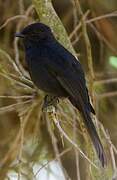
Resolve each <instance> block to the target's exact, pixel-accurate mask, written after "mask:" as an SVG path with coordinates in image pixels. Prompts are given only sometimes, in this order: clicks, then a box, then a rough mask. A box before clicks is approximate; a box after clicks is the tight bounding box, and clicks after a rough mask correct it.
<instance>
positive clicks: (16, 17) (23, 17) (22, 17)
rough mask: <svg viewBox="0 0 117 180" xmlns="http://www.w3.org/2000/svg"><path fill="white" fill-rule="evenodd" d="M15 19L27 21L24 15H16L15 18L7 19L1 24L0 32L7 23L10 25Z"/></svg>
mask: <svg viewBox="0 0 117 180" xmlns="http://www.w3.org/2000/svg"><path fill="white" fill-rule="evenodd" d="M17 19H27V16H26V15H16V16H13V17H10V18H8V19H7V20H6V21H5V22H4V24H2V25H1V26H0V30H1V29H3V28H4V27H5V26H6V25H7V24H8V23H10V22H11V21H14V20H17Z"/></svg>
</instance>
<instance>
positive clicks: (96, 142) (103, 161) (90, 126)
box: [70, 99, 106, 167]
mask: <svg viewBox="0 0 117 180" xmlns="http://www.w3.org/2000/svg"><path fill="white" fill-rule="evenodd" d="M70 101H71V99H70ZM71 103H72V104H73V105H74V106H75V107H76V108H77V109H80V110H81V108H79V107H78V105H77V103H76V102H74V101H73V100H72V101H71ZM82 116H83V120H84V124H85V125H86V128H87V131H88V133H89V135H90V138H91V140H92V142H93V145H94V147H95V149H96V152H97V155H98V157H99V159H100V161H101V164H102V166H103V167H104V166H105V165H106V156H105V153H104V149H103V146H102V144H101V141H100V139H99V136H98V134H97V132H96V129H95V126H94V124H93V122H92V119H91V116H90V112H89V111H88V110H84V108H83V109H82Z"/></svg>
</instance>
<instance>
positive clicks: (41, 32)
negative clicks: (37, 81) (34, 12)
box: [15, 23, 52, 42]
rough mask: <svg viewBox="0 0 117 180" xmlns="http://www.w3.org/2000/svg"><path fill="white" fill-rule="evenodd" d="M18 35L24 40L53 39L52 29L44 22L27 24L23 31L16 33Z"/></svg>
mask: <svg viewBox="0 0 117 180" xmlns="http://www.w3.org/2000/svg"><path fill="white" fill-rule="evenodd" d="M15 36H16V37H20V38H23V39H24V41H26V40H28V41H32V42H39V41H43V40H48V39H51V37H52V32H51V29H50V28H49V27H48V26H47V25H45V24H42V23H33V24H30V25H28V26H26V27H25V28H24V29H23V30H22V31H21V32H18V33H16V34H15Z"/></svg>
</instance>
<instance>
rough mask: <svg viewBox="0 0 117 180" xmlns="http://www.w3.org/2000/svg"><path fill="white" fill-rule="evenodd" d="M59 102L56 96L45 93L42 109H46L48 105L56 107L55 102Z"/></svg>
mask: <svg viewBox="0 0 117 180" xmlns="http://www.w3.org/2000/svg"><path fill="white" fill-rule="evenodd" d="M58 103H59V98H58V97H56V96H51V95H46V96H45V98H44V103H43V107H42V110H43V111H44V110H45V109H47V107H48V106H54V107H55V108H56V109H57V104H58Z"/></svg>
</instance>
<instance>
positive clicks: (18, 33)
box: [15, 32, 25, 38]
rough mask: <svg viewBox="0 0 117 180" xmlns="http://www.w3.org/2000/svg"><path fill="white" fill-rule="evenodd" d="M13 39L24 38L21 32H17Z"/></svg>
mask: <svg viewBox="0 0 117 180" xmlns="http://www.w3.org/2000/svg"><path fill="white" fill-rule="evenodd" d="M15 37H20V38H24V37H25V36H24V34H22V33H21V32H17V33H15Z"/></svg>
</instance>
